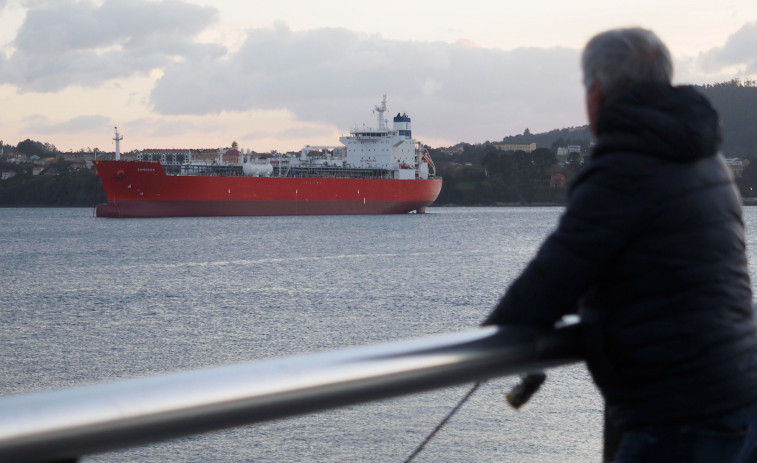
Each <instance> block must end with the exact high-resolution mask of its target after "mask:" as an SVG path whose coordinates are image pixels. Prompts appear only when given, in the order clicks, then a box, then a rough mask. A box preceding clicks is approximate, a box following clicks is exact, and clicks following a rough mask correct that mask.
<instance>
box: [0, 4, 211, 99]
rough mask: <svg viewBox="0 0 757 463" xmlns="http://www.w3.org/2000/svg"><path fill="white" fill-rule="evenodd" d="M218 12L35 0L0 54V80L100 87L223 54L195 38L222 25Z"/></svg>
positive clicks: (42, 86)
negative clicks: (6, 49) (8, 48)
mask: <svg viewBox="0 0 757 463" xmlns="http://www.w3.org/2000/svg"><path fill="white" fill-rule="evenodd" d="M217 19H218V12H217V10H215V9H213V8H210V7H199V6H196V5H191V4H188V3H185V2H182V1H178V0H164V1H161V2H151V1H146V0H136V1H127V0H106V1H104V2H103V3H102V4H101V5H97V4H94V3H90V2H86V1H73V0H64V1H49V2H37V3H34V4H32V6H31V7H30V8H29V10H28V12H27V15H26V19H25V20H24V23H23V24H22V26H21V28H20V30H19V32H18V35H17V36H16V39H15V41H14V43H13V45H14V47H15V50H14V52H13V54H12V55H11V56H10V57H9V58H7V59H3V58H2V57H0V83H10V84H13V85H16V86H17V87H18V88H19V89H20V90H21V91H36V92H54V91H58V90H61V89H63V88H66V87H68V86H70V85H80V86H97V85H100V84H102V83H103V82H105V81H107V80H109V79H115V78H124V77H129V76H132V75H135V74H140V73H146V72H148V71H150V70H151V69H155V68H161V67H164V66H166V65H167V64H168V63H170V62H172V61H177V60H182V59H193V60H197V59H203V58H204V57H207V56H214V57H216V56H219V55H223V54H224V53H225V48H223V47H221V46H218V45H212V44H198V43H195V42H194V41H193V38H194V37H195V36H196V35H197V34H198V33H199V32H201V31H202V30H203V29H205V28H206V27H208V26H209V25H210V24H212V23H213V22H215V21H217Z"/></svg>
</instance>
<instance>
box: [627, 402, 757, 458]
mask: <svg viewBox="0 0 757 463" xmlns="http://www.w3.org/2000/svg"><path fill="white" fill-rule="evenodd" d="M615 462H616V463H642V462H643V463H658V462H659V463H663V462H664V463H756V462H757V409H756V408H752V409H750V410H749V411H744V412H739V413H734V414H731V415H728V416H725V417H722V418H718V419H716V420H712V421H707V422H701V423H690V424H684V425H676V426H651V427H646V428H641V429H634V430H631V431H626V432H624V433H623V436H622V438H621V440H620V445H619V447H618V452H617V454H616V459H615Z"/></svg>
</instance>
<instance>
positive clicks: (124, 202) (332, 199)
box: [95, 96, 442, 217]
mask: <svg viewBox="0 0 757 463" xmlns="http://www.w3.org/2000/svg"><path fill="white" fill-rule="evenodd" d="M376 111H377V112H378V128H376V129H366V128H363V129H360V130H358V129H355V130H353V131H351V132H350V135H349V136H345V137H341V138H340V141H341V142H342V143H343V146H336V147H327V146H308V147H305V149H303V150H302V152H301V153H300V155H299V156H274V157H269V158H265V159H262V158H258V157H252V156H244V155H242V154H240V156H239V157H240V159H239V162H238V163H236V164H231V165H229V164H226V163H224V162H223V159H222V157H221V156H219V159H218V161H216V162H214V163H213V164H210V165H208V164H204V163H196V162H192V159H191V154H189V155H187V159H184V160H182V161H183V162H181V163H174V164H164V163H161V162H157V161H124V160H120V150H119V141H120V140H121V137H119V135H118V131H116V138H115V140H116V160H115V161H96V162H95V167H96V169H97V175H98V176H99V177H100V179H101V180H102V182H103V186H104V187H105V194H106V195H107V197H108V202H107V203H104V204H99V205H98V206H97V209H96V214H97V216H98V217H201V216H210V217H212V216H262V215H321V214H322V215H325V214H403V213H408V212H412V211H415V212H418V213H423V212H425V207H426V206H428V205H430V204H431V203H433V202H434V200H436V197H437V196H438V195H439V191H440V190H441V187H442V179H441V178H439V177H437V176H436V175H435V169H434V164H433V162H432V160H431V158H430V157H429V155H428V152H427V151H426V150H425V149H424V148H423V146H422V145H421V144H420V143H418V142H416V141H414V140H413V139H412V137H411V131H410V118H409V117H408V116H407V115H406V114H397V116H396V117H394V128H393V130H389V129H388V128H387V125H386V122H387V121H385V120H384V118H383V115H384V112H385V111H386V96H384V100H383V101H382V103H381V105H380V106H376Z"/></svg>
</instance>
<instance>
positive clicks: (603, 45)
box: [581, 27, 673, 98]
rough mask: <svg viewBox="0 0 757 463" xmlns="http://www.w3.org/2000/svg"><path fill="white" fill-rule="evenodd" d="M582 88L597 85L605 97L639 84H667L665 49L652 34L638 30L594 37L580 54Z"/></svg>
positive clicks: (668, 63) (669, 69) (668, 62)
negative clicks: (582, 78) (582, 77)
mask: <svg viewBox="0 0 757 463" xmlns="http://www.w3.org/2000/svg"><path fill="white" fill-rule="evenodd" d="M581 67H582V68H583V73H584V86H585V87H586V90H587V91H588V90H589V89H591V87H592V86H593V85H594V84H595V83H598V84H599V86H600V87H601V88H602V93H603V94H604V96H605V98H607V97H609V96H612V95H613V94H615V93H617V92H619V91H621V90H625V89H628V88H630V87H632V86H634V85H636V84H640V83H643V82H661V83H668V84H669V83H670V80H671V77H672V76H673V63H672V60H671V58H670V51H669V50H668V47H666V46H665V44H664V43H662V40H660V38H659V37H657V35H655V33H654V32H652V31H649V30H646V29H642V28H639V27H635V28H630V29H613V30H609V31H607V32H602V33H600V34H597V35H595V36H594V37H593V38H592V39H591V40H589V43H587V44H586V47H585V48H584V51H583V54H582V55H581Z"/></svg>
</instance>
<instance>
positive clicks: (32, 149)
mask: <svg viewBox="0 0 757 463" xmlns="http://www.w3.org/2000/svg"><path fill="white" fill-rule="evenodd" d="M16 150H18V152H19V153H22V154H25V155H27V156H39V157H49V156H51V155H52V154H53V153H54V152H55V151H54V150H55V145H51V144H49V143H41V142H38V141H34V140H30V139H28V138H27V139H26V140H24V141H22V142H19V144H18V145H16Z"/></svg>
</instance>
